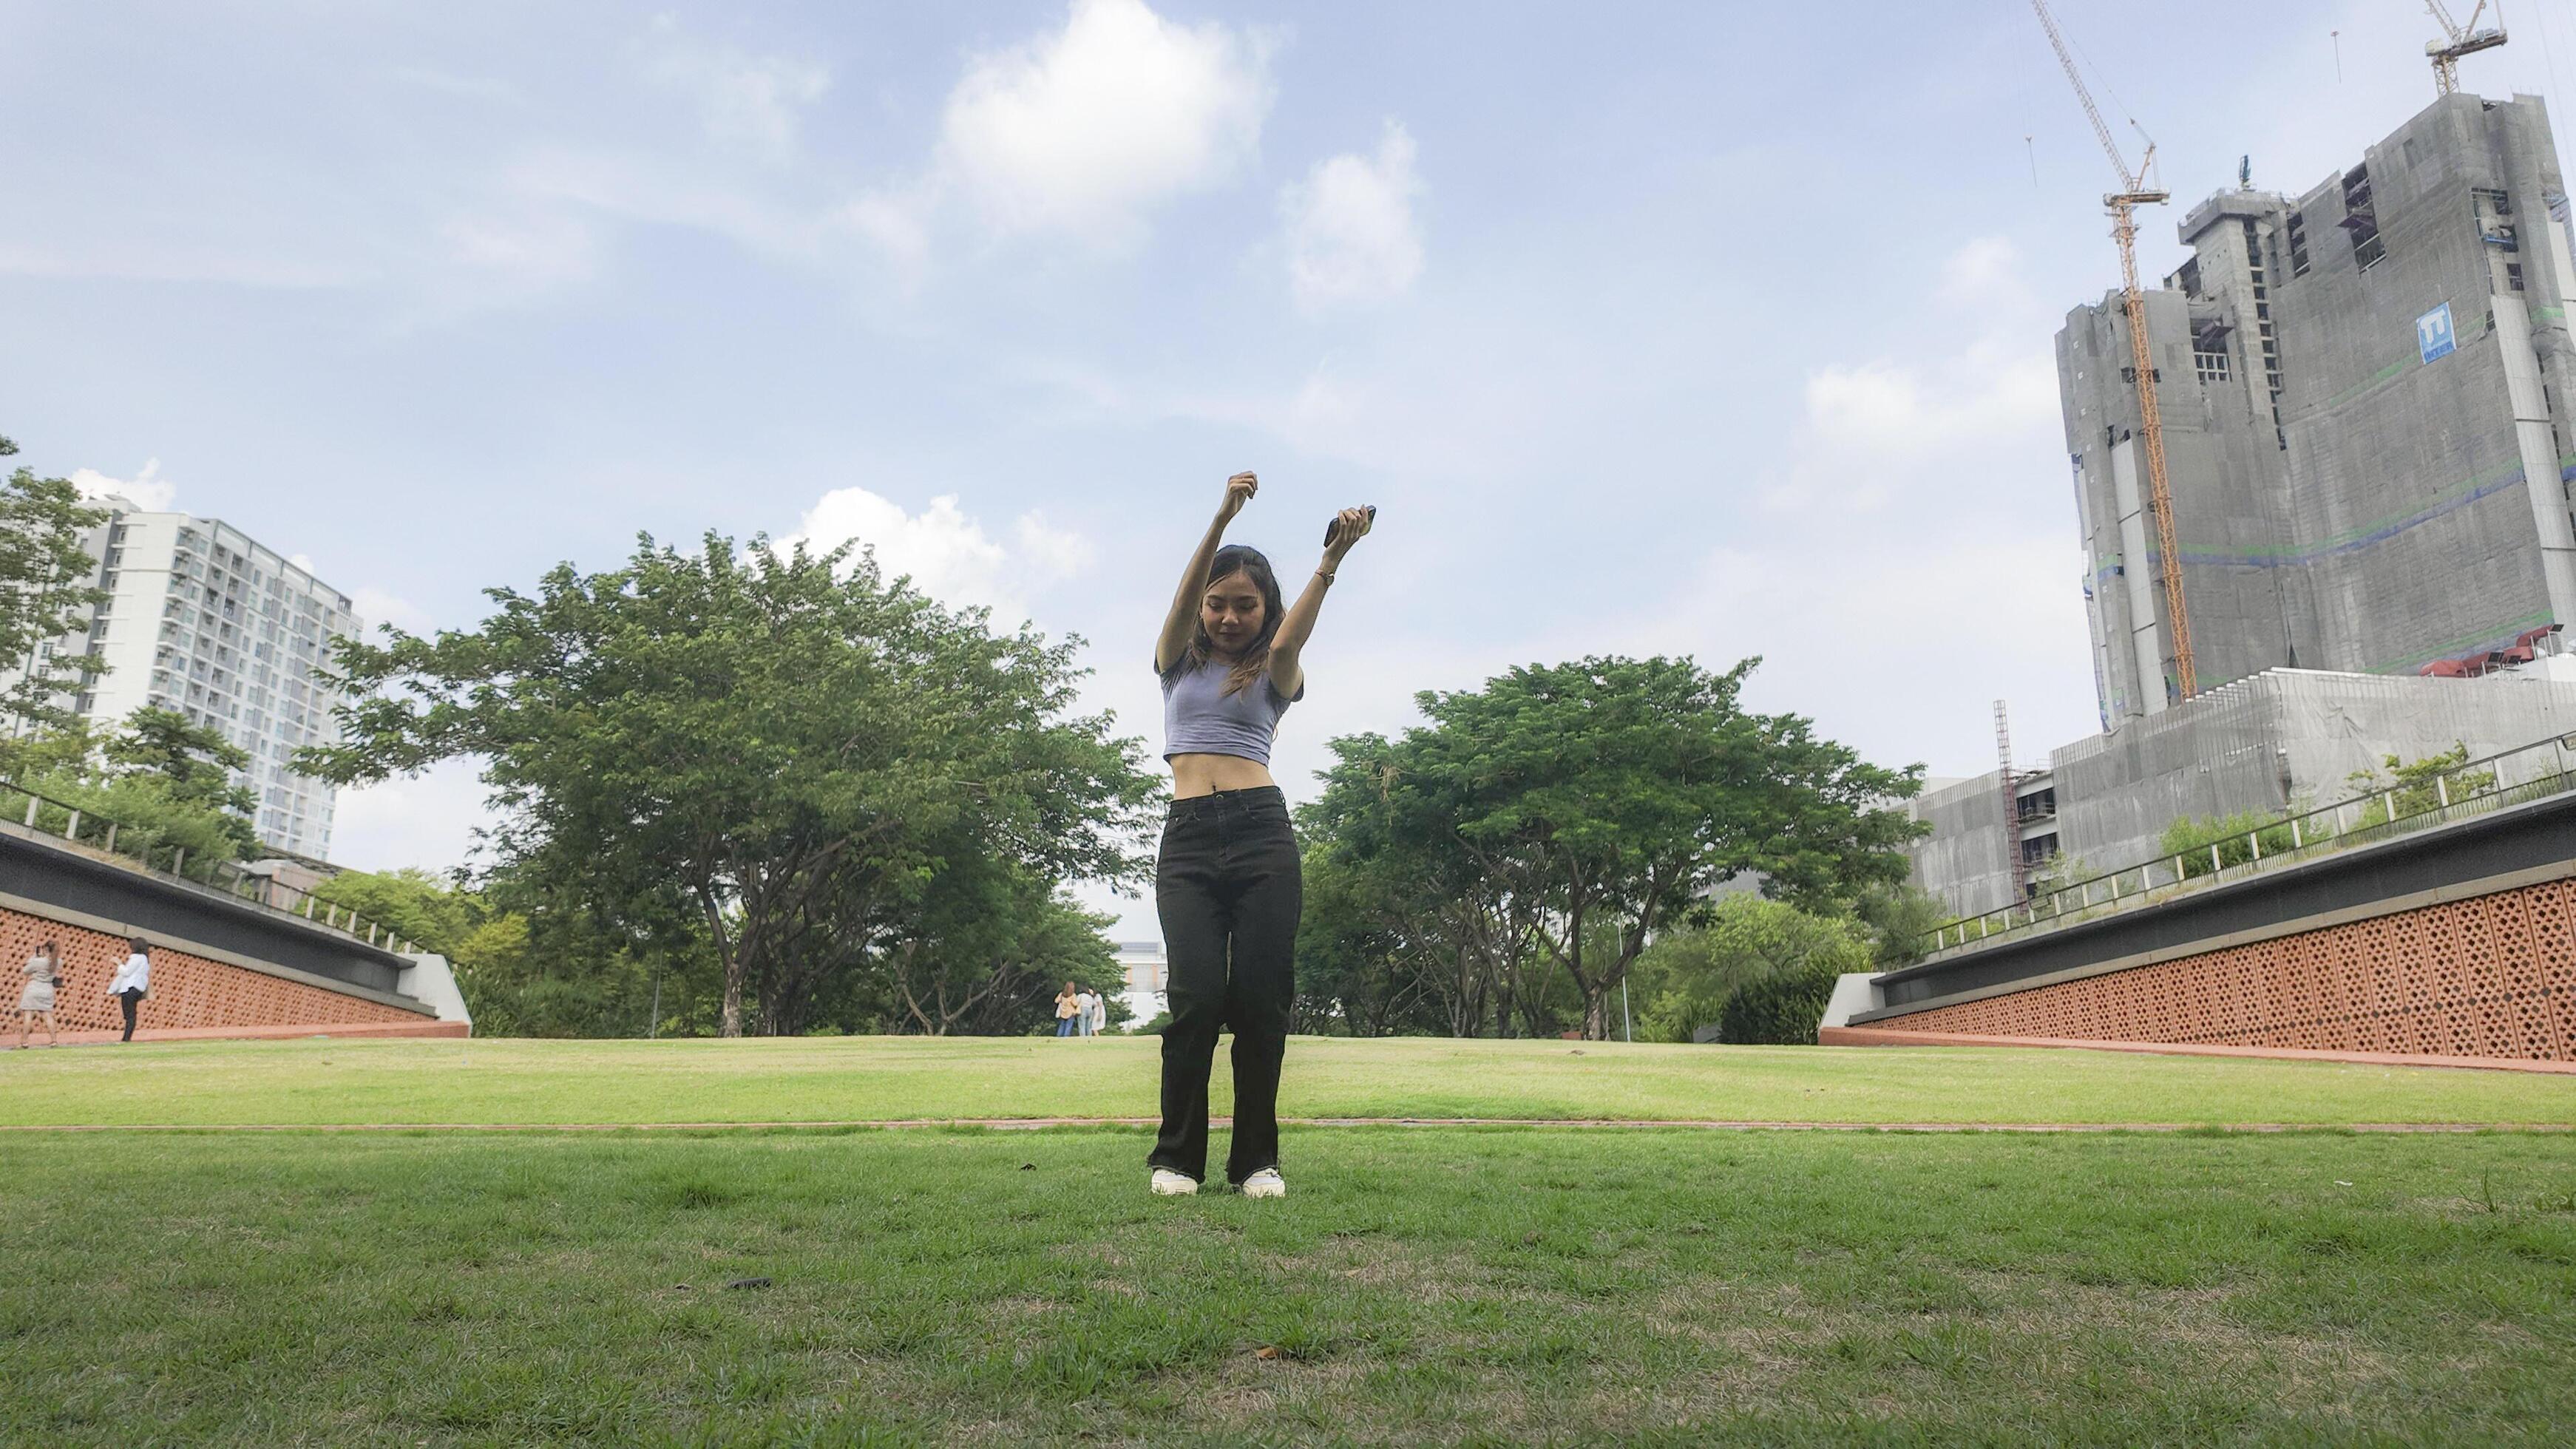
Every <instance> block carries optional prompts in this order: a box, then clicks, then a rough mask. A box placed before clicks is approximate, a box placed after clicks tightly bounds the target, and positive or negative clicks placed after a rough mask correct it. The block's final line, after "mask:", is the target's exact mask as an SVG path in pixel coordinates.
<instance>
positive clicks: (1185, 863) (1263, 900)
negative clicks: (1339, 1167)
mask: <svg viewBox="0 0 2576 1449" xmlns="http://www.w3.org/2000/svg"><path fill="white" fill-rule="evenodd" d="M1304 895H1305V883H1304V878H1303V876H1302V874H1301V873H1300V871H1299V870H1298V864H1297V837H1296V835H1295V833H1294V832H1292V831H1291V830H1290V829H1289V828H1288V801H1287V797H1285V796H1283V795H1282V794H1280V793H1279V787H1278V786H1276V785H1268V786H1264V787H1262V788H1260V789H1257V790H1223V791H1219V792H1218V793H1216V794H1214V795H1200V796H1195V797H1193V798H1191V799H1188V800H1175V801H1173V802H1172V811H1171V815H1170V818H1168V819H1167V820H1165V821H1164V823H1163V850H1162V856H1161V859H1160V861H1159V863H1158V865H1157V868H1156V870H1155V874H1154V907H1155V910H1156V912H1157V913H1158V914H1159V915H1161V917H1162V919H1163V950H1164V953H1165V954H1166V955H1167V956H1168V957H1169V958H1170V960H1171V976H1170V981H1169V992H1170V996H1171V1003H1172V1021H1171V1024H1170V1025H1169V1026H1166V1027H1164V1028H1163V1130H1162V1131H1161V1132H1159V1133H1157V1134H1156V1135H1155V1138H1154V1154H1153V1156H1152V1157H1150V1158H1148V1159H1147V1160H1148V1161H1149V1162H1151V1163H1152V1164H1153V1165H1154V1166H1156V1167H1168V1168H1170V1169H1171V1170H1172V1171H1174V1172H1180V1173H1187V1174H1188V1175H1189V1176H1191V1177H1194V1178H1200V1179H1204V1178H1206V1176H1207V1139H1208V1070H1209V1068H1210V1066H1211V1065H1212V1064H1213V1058H1214V1057H1215V1055H1216V1038H1217V1033H1218V1032H1219V1031H1220V1030H1222V1029H1224V1028H1227V1027H1231V1028H1233V1030H1234V1142H1233V1145H1232V1147H1231V1148H1230V1150H1228V1151H1227V1153H1226V1158H1225V1176H1226V1180H1227V1181H1229V1182H1237V1183H1239V1182H1241V1181H1243V1180H1244V1179H1245V1178H1247V1177H1250V1176H1251V1175H1252V1174H1254V1173H1256V1172H1259V1171H1260V1170H1261V1169H1263V1168H1265V1167H1276V1166H1278V1165H1279V1059H1280V1057H1281V1056H1282V1055H1283V1054H1284V1053H1285V1052H1286V1051H1287V1048H1288V1023H1289V1017H1290V1008H1291V1007H1292V1006H1293V1005H1294V1003H1295V1001H1296V999H1297V979H1296V957H1297V913H1298V911H1299V910H1300V909H1301V907H1302V906H1303V903H1304Z"/></svg>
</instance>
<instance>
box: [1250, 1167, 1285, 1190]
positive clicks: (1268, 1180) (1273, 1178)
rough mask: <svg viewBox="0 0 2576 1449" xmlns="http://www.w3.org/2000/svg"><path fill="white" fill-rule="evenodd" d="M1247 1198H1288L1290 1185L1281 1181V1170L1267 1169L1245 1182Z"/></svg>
mask: <svg viewBox="0 0 2576 1449" xmlns="http://www.w3.org/2000/svg"><path fill="white" fill-rule="evenodd" d="M1243 1195H1244V1196H1245V1197H1286V1196H1287V1195H1288V1184H1287V1183H1286V1182H1284V1181H1282V1180H1281V1179H1280V1176H1279V1169H1278V1168H1275V1167H1265V1168H1263V1169H1261V1170H1260V1171H1259V1172H1256V1173H1254V1174H1253V1175H1251V1176H1250V1177H1247V1178H1245V1179H1244V1180H1243Z"/></svg>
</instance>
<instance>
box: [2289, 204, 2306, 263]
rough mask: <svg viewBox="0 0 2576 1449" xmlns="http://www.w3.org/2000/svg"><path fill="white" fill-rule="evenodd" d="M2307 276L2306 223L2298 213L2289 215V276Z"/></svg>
mask: <svg viewBox="0 0 2576 1449" xmlns="http://www.w3.org/2000/svg"><path fill="white" fill-rule="evenodd" d="M2307 274H2308V223H2307V218H2306V217H2304V216H2302V215H2301V214H2300V213H2298V212H2295V211H2294V212H2291V213H2290V275H2291V276H2293V277H2304V276H2306V275H2307Z"/></svg>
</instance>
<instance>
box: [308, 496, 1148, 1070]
mask: <svg viewBox="0 0 2576 1449" xmlns="http://www.w3.org/2000/svg"><path fill="white" fill-rule="evenodd" d="M488 597H490V598H491V600H492V601H493V603H494V604H495V605H496V606H497V608H496V611H495V612H494V613H493V614H492V616H491V617H490V618H488V619H486V620H485V621H484V622H483V624H482V625H481V626H480V627H478V628H476V629H473V630H470V631H463V632H451V633H442V634H440V635H438V636H437V637H435V638H419V637H415V636H411V635H408V634H403V633H401V632H399V631H389V632H388V635H387V638H386V640H385V642H383V643H381V644H371V643H367V642H364V641H360V640H343V641H342V642H341V643H340V644H339V646H338V650H337V658H338V662H339V663H340V665H341V667H342V668H343V669H344V670H345V671H346V673H347V676H348V680H349V688H350V691H351V699H350V702H349V703H348V704H347V705H345V706H343V707H342V709H341V710H340V712H339V714H340V719H341V724H342V739H343V743H341V744H339V745H336V746H328V747H322V748H316V749H311V750H307V751H304V752H303V753H301V754H300V755H299V756H298V761H297V767H298V768H299V769H303V770H306V771H308V772H310V773H314V774H317V775H319V776H321V777H323V778H325V779H329V780H333V781H336V782H339V783H344V784H346V783H354V782H358V781H365V780H376V779H382V778H385V777H387V776H389V775H393V774H398V773H406V772H412V771H417V770H419V769H421V768H423V767H425V766H427V765H429V764H431V763H434V762H436V761H438V760H443V759H448V758H454V757H459V756H468V757H475V758H479V759H480V760H481V761H483V767H484V768H483V778H484V780H485V782H486V783H487V784H489V785H490V786H491V787H492V791H493V799H494V802H495V803H496V804H497V805H498V806H499V807H501V812H502V815H501V822H500V823H499V824H498V825H496V826H494V827H493V828H492V830H491V832H490V835H489V843H490V845H491V846H492V848H493V850H494V852H495V853H496V856H497V863H498V866H499V867H500V868H501V869H502V870H504V871H506V873H508V874H509V875H510V876H512V877H513V878H514V879H516V880H517V881H518V882H519V883H520V885H521V886H522V887H523V888H529V889H539V890H541V891H542V892H544V893H546V894H548V895H550V896H551V897H552V898H554V899H556V900H557V901H559V902H563V901H578V902H581V903H583V904H584V905H585V907H586V908H588V909H592V910H595V911H605V912H607V913H608V914H609V915H610V916H612V917H614V918H616V919H619V920H625V921H644V920H655V919H658V920H660V921H662V922H663V923H664V925H665V926H666V927H667V925H668V921H669V918H670V917H671V916H672V915H674V914H676V913H683V912H684V913H687V914H690V915H693V916H694V918H695V920H696V929H697V930H699V931H701V932H702V933H703V937H702V939H703V941H704V943H705V945H706V947H707V949H708V950H709V951H711V952H712V954H713V956H714V957H715V961H716V965H717V967H718V971H719V974H720V978H721V982H722V986H721V993H722V1006H721V1030H722V1032H723V1033H724V1034H726V1035H737V1034H740V1033H741V1032H742V1031H744V1030H745V1029H746V1023H747V1019H748V1015H749V1014H753V1013H756V1014H757V1016H758V1017H759V1019H760V1023H761V1026H762V1028H763V1029H766V1030H772V1031H793V1030H798V1029H800V1028H801V1026H802V1025H803V1024H805V1023H806V1022H808V1021H810V1020H811V1019H812V1018H813V1016H814V1014H815V1012H816V1011H817V1010H818V1008H819V1007H820V1006H821V1005H822V1004H823V1003H825V1002H826V1001H827V1000H829V999H830V998H832V997H833V995H834V993H835V992H841V991H846V990H850V989H856V978H858V977H859V976H862V975H865V974H867V973H871V972H881V971H882V969H883V968H884V967H885V965H886V962H887V960H888V953H889V952H897V953H899V952H901V951H903V950H905V949H907V948H910V949H913V950H915V951H917V950H918V949H920V948H921V945H922V943H923V942H924V941H927V940H938V941H940V942H942V943H944V944H943V949H950V948H953V949H954V950H955V951H956V952H958V953H963V954H969V955H979V958H980V959H984V960H987V961H988V962H1003V963H1007V964H1010V965H1012V966H1014V967H1019V966H1025V965H1028V964H1030V963H1032V962H1033V961H1034V960H1036V959H1040V958H1045V959H1049V960H1050V961H1052V960H1054V959H1055V958H1054V957H1053V956H1052V955H1051V953H1052V952H1053V950H1054V949H1055V948H1054V946H1053V945H1049V944H1047V942H1049V941H1050V940H1051V938H1050V936H1049V933H1048V929H1039V930H1038V931H1037V933H1036V935H1035V937H1032V938H1027V939H1022V940H1020V941H1018V942H1017V943H1015V944H1010V945H1007V946H1006V945H1002V944H999V943H997V942H996V941H994V940H992V939H989V938H988V937H974V933H971V932H965V931H962V930H961V929H959V928H958V926H957V924H956V922H957V919H958V917H957V914H956V908H955V904H954V902H955V900H956V898H957V897H958V896H959V895H960V894H961V893H962V894H963V895H965V896H967V897H969V898H973V897H975V895H976V893H977V892H996V891H998V892H999V894H998V895H989V894H988V895H986V896H985V897H984V898H986V899H997V900H998V899H1007V900H1012V901H1016V902H1018V903H1019V904H1021V905H1023V906H1027V907H1028V908H1029V909H1028V910H1027V911H1026V912H1023V913H1022V916H1021V920H1022V922H1023V924H1025V923H1026V922H1027V921H1028V920H1036V921H1038V922H1040V923H1041V925H1043V923H1044V922H1045V921H1047V920H1049V919H1057V918H1054V917H1051V916H1050V914H1049V912H1050V910H1051V909H1052V908H1051V907H1049V906H1046V905H1044V904H1043V903H1046V902H1052V901H1053V899H1054V897H1053V894H1052V886H1053V883H1054V882H1057V881H1061V880H1071V879H1099V880H1110V881H1115V882H1121V883H1133V882H1135V881H1137V880H1139V879H1141V877H1142V873H1143V871H1144V869H1145V866H1146V864H1147V861H1146V859H1145V858H1144V857H1143V856H1142V855H1141V854H1140V853H1139V852H1138V851H1137V850H1136V847H1135V841H1136V840H1137V839H1138V838H1139V836H1140V834H1141V832H1142V830H1143V828H1144V826H1145V825H1146V823H1147V817H1148V814H1149V812H1150V809H1151V807H1152V805H1153V803H1154V801H1155V800H1156V798H1157V797H1158V794H1159V790H1160V785H1159V781H1158V779H1157V778H1156V777H1155V776H1153V775H1150V774H1148V773H1146V772H1145V771H1144V770H1143V769H1142V768H1141V761H1142V756H1143V747H1142V745H1141V743H1140V742H1139V741H1136V740H1133V739H1119V738H1113V737H1112V736H1111V735H1110V733H1109V721H1108V719H1107V718H1106V717H1103V716H1075V715H1073V714H1072V713H1071V708H1072V705H1073V700H1074V688H1075V682H1076V681H1077V680H1078V679H1079V677H1080V672H1079V671H1078V670H1077V669H1076V668H1075V667H1074V665H1073V662H1072V660H1073V650H1074V648H1075V642H1067V643H1063V644H1056V645H1050V644H1049V643H1047V642H1046V641H1045V640H1044V639H1043V638H1042V637H1040V636H1038V635H1036V634H1034V633H1032V632H1030V631H1028V630H1025V629H1023V630H1020V631H1018V632H1015V633H1012V634H997V633H995V632H993V631H992V630H991V628H990V627H989V620H988V617H987V615H986V614H985V612H984V611H981V610H964V611H950V610H948V609H945V608H943V607H941V606H940V605H938V604H937V603H935V602H933V601H931V600H930V599H928V598H926V597H924V596H923V595H921V594H920V593H918V592H916V591H914V590H913V589H912V588H911V587H910V586H909V584H908V583H907V582H906V581H904V580H900V579H898V580H895V581H893V582H891V583H889V582H887V581H885V580H884V579H883V577H882V575H881V574H880V572H879V570H878V569H877V566H876V564H875V562H874V560H873V559H872V558H871V557H869V556H867V555H866V554H863V553H854V552H853V551H852V550H850V549H849V548H847V547H844V548H842V549H836V550H833V551H831V552H828V553H813V552H809V551H808V550H806V549H805V548H804V547H802V546H801V545H799V546H798V547H796V548H794V549H791V550H789V551H787V552H784V553H782V552H780V551H778V550H776V549H775V548H773V547H771V546H770V545H769V543H768V542H767V541H766V540H765V539H755V540H754V541H753V542H752V543H751V544H750V546H749V547H747V548H737V547H736V546H735V545H734V543H733V542H732V541H731V540H729V539H725V538H722V537H719V536H716V535H713V534H710V535H708V536H707V537H706V538H705V539H704V540H703V543H702V545H701V547H700V548H699V549H698V550H697V551H695V552H693V553H682V552H679V551H676V550H674V549H671V548H669V547H666V546H661V545H657V544H655V543H654V542H653V540H652V539H650V538H649V537H648V538H643V539H640V540H639V542H638V544H637V547H636V549H635V552H634V554H633V556H632V557H631V558H630V559H629V560H628V561H627V563H626V564H625V565H624V566H623V567H620V568H616V569H611V570H607V571H604V572H600V573H596V574H590V575H583V574H581V573H578V572H577V571H575V570H574V569H573V568H572V566H571V565H569V564H566V565H561V566H559V567H557V568H556V569H554V570H553V571H551V572H549V573H548V574H547V575H546V576H545V577H544V579H543V580H542V581H541V583H540V585H539V587H538V589H537V591H536V592H535V593H533V594H521V593H519V592H516V591H514V590H510V589H494V590H490V591H488ZM969 882H971V883H972V884H971V885H970V884H969ZM1041 884H1043V886H1044V888H1043V889H1041V888H1040V886H1041ZM943 910H946V911H947V912H948V915H947V916H946V917H943V916H942V914H941V912H942V911H943ZM943 920H946V921H947V922H948V924H945V925H943V924H940V922H942V921H943ZM970 937H974V938H973V939H971V940H970V939H969V938H970ZM1093 964H1094V965H1095V966H1096V965H1097V964H1098V963H1097V962H1095V963H1093ZM943 969H946V968H943ZM1048 969H1054V968H1053V966H1052V965H1050V967H1049V968H1048ZM882 981H883V978H882V977H881V976H880V977H879V982H880V984H882ZM932 994H933V996H934V997H935V996H936V994H937V993H936V991H935V990H933V992H932ZM948 1019H949V1020H950V1021H952V1022H953V1021H955V1020H956V1019H957V1018H955V1017H950V1018H948Z"/></svg>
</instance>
